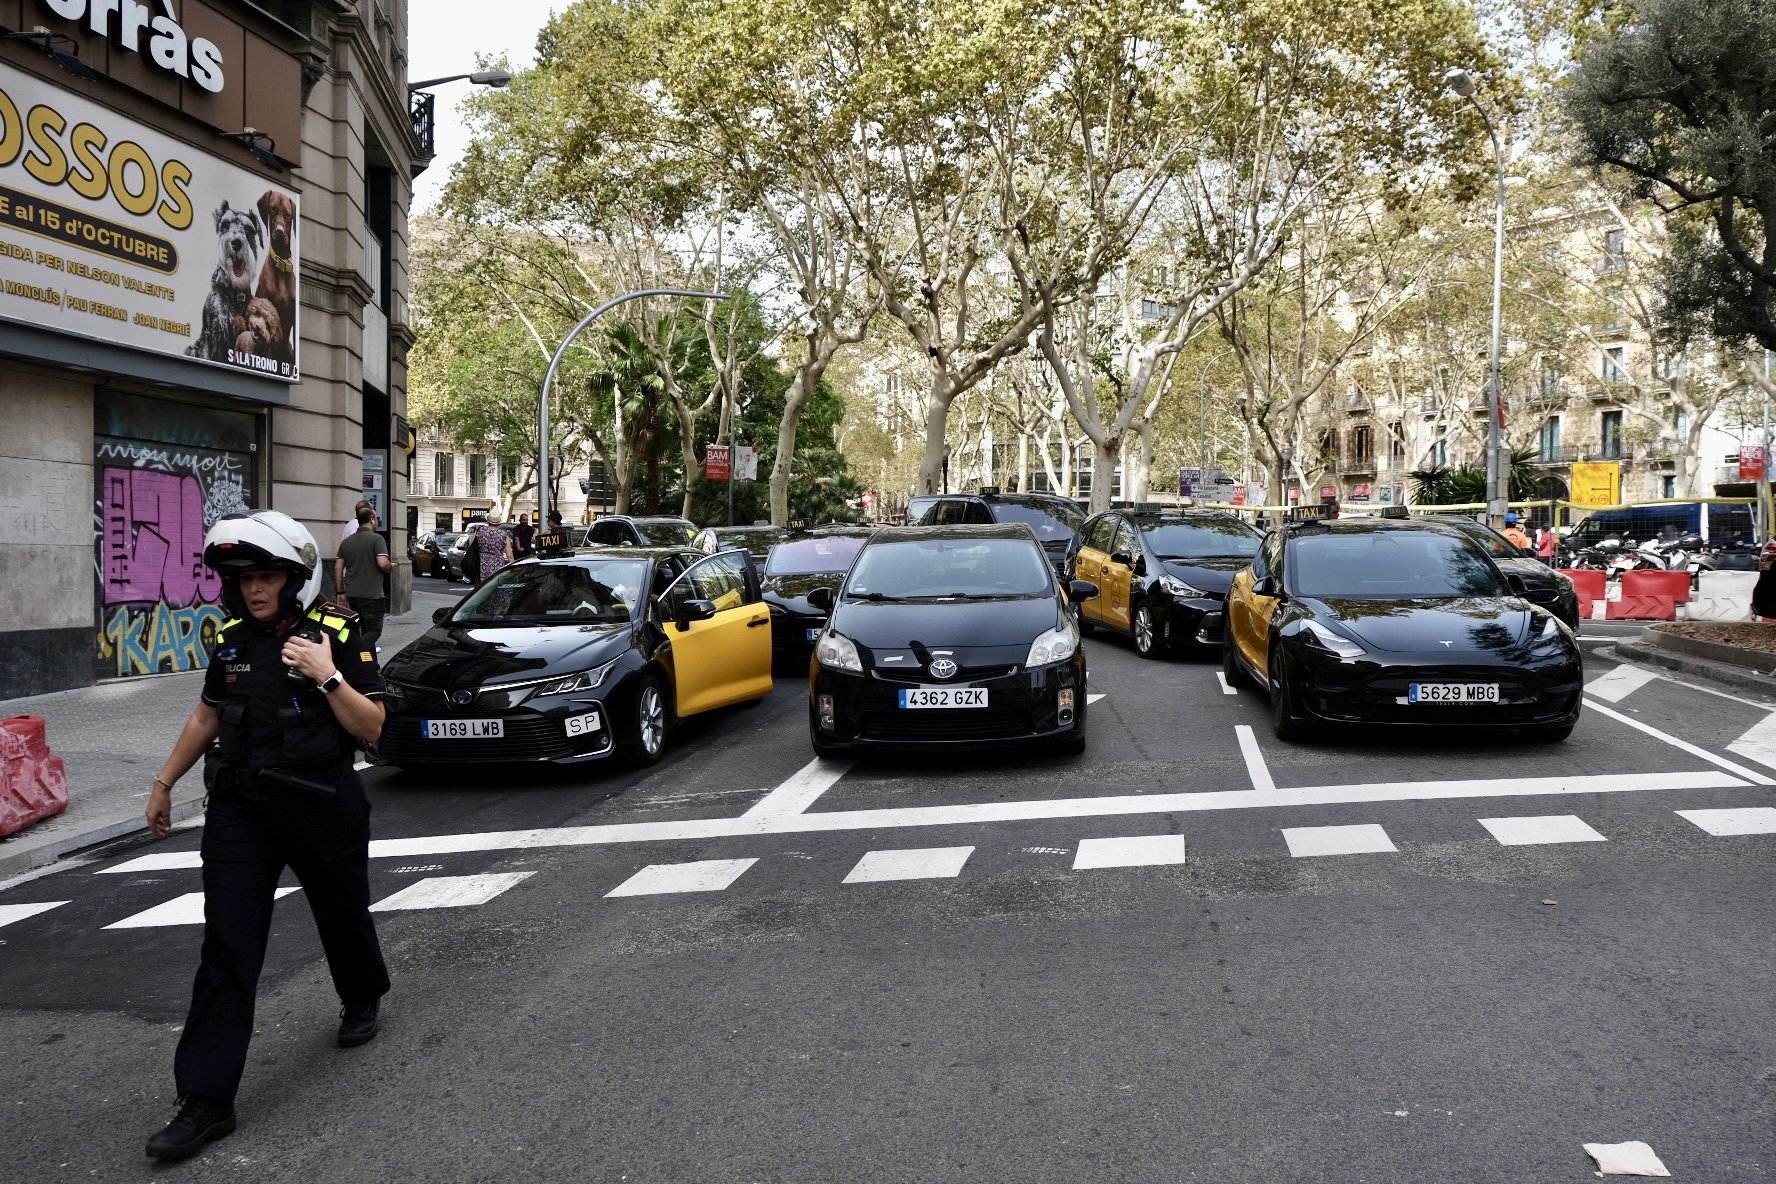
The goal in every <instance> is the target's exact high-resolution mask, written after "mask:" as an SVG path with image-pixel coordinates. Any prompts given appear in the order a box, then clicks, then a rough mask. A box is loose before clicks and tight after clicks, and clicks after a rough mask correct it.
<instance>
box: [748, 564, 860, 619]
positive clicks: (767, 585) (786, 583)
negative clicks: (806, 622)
mask: <svg viewBox="0 0 1776 1184" xmlns="http://www.w3.org/2000/svg"><path fill="white" fill-rule="evenodd" d="M844 581H845V573H844V572H842V571H820V572H810V573H806V574H798V575H782V576H766V577H765V578H764V580H763V582H762V583H761V584H760V589H761V591H762V592H763V595H764V598H765V603H767V604H774V605H776V606H777V607H778V608H783V609H788V610H789V611H790V612H797V613H811V614H815V615H819V613H818V610H816V609H815V608H814V607H813V606H812V605H810V604H809V603H808V593H810V592H812V591H814V589H816V588H827V589H830V590H831V591H833V592H837V591H838V590H839V585H840V584H842V583H844Z"/></svg>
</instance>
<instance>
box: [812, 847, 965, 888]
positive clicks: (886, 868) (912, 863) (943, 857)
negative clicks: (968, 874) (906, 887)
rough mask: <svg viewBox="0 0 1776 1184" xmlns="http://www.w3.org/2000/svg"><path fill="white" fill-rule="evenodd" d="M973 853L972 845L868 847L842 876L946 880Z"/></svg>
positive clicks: (855, 880)
mask: <svg viewBox="0 0 1776 1184" xmlns="http://www.w3.org/2000/svg"><path fill="white" fill-rule="evenodd" d="M972 854H974V848H973V847H912V848H907V849H905V850H900V851H871V852H869V853H868V854H866V855H865V856H864V857H863V858H862V859H860V860H858V861H857V866H856V867H853V868H852V869H851V871H850V872H849V873H847V874H846V876H845V881H844V882H845V883H847V884H873V883H879V882H881V881H884V880H947V879H949V878H951V877H952V876H959V875H961V874H962V865H963V864H965V863H967V862H968V857H969V856H970V855H972Z"/></svg>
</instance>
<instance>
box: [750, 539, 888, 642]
mask: <svg viewBox="0 0 1776 1184" xmlns="http://www.w3.org/2000/svg"><path fill="white" fill-rule="evenodd" d="M874 532H875V527H873V526H823V527H820V528H818V529H816V530H812V531H809V532H807V533H806V534H803V535H800V536H798V537H797V538H795V539H793V540H791V541H789V542H785V543H779V544H778V545H777V546H775V547H773V548H772V549H771V554H770V557H769V558H768V559H766V560H765V577H764V594H765V603H766V604H767V605H769V606H770V608H771V647H772V649H774V650H775V651H776V652H777V654H778V655H779V656H781V657H783V658H785V659H792V658H793V659H799V660H801V661H804V662H805V661H806V660H807V657H808V651H809V650H811V649H813V648H814V639H815V637H816V636H817V635H818V634H819V633H820V631H821V630H822V629H824V628H825V627H826V610H825V609H823V608H816V607H815V606H814V605H813V604H810V603H809V601H808V597H809V596H810V595H812V594H813V592H814V590H815V589H816V588H824V589H826V590H827V592H828V593H831V592H835V591H837V590H838V587H839V585H840V584H841V583H843V582H844V579H845V573H846V572H847V571H848V570H850V568H851V561H852V560H853V559H855V558H857V553H858V552H859V551H861V550H862V549H863V543H864V540H865V539H867V538H869V536H870V535H871V534H873V533H874Z"/></svg>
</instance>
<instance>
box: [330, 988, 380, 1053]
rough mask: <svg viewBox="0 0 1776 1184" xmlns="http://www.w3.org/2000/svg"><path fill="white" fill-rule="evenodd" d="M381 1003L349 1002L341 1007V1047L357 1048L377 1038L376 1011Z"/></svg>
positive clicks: (375, 1001) (372, 1001)
mask: <svg viewBox="0 0 1776 1184" xmlns="http://www.w3.org/2000/svg"><path fill="white" fill-rule="evenodd" d="M381 1006H382V1005H381V1003H380V1002H379V1001H377V1000H374V999H372V1000H371V1001H370V1002H368V1003H359V1004H351V1003H347V1004H346V1005H345V1006H344V1007H341V1008H340V1009H339V1047H340V1048H356V1047H357V1046H358V1045H360V1044H369V1043H370V1042H371V1041H372V1040H374V1039H376V1013H377V1011H378V1010H379V1009H380V1008H381Z"/></svg>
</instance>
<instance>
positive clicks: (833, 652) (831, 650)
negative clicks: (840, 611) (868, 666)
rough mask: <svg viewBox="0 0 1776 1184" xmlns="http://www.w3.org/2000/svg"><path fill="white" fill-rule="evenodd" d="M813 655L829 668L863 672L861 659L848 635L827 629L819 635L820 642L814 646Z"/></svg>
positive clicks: (857, 672)
mask: <svg viewBox="0 0 1776 1184" xmlns="http://www.w3.org/2000/svg"><path fill="white" fill-rule="evenodd" d="M814 655H815V657H816V658H818V659H819V661H820V664H821V665H822V666H825V667H827V668H828V669H830V670H849V671H850V672H851V673H853V674H862V673H863V659H861V658H859V657H858V656H857V647H856V646H855V645H853V644H852V643H851V639H850V638H849V637H846V636H844V635H843V634H839V633H834V632H832V631H831V630H828V631H827V632H825V633H822V634H821V635H820V644H819V645H817V646H815V647H814Z"/></svg>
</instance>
